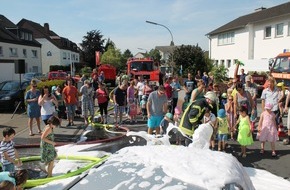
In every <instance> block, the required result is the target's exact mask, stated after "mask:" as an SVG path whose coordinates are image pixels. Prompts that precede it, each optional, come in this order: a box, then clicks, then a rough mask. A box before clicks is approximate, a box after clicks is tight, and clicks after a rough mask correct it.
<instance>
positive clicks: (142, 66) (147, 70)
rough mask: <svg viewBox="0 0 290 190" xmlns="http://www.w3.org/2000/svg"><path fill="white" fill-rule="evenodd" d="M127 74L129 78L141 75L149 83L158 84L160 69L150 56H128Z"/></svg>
mask: <svg viewBox="0 0 290 190" xmlns="http://www.w3.org/2000/svg"><path fill="white" fill-rule="evenodd" d="M127 75H128V76H129V77H130V78H131V79H136V78H138V76H142V77H143V79H145V80H148V81H149V84H151V85H159V75H160V70H159V67H158V65H155V63H154V61H153V59H151V58H129V59H128V61H127Z"/></svg>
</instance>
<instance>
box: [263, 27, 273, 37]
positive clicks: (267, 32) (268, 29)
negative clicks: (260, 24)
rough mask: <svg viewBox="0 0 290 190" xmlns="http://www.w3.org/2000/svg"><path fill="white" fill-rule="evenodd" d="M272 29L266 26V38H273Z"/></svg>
mask: <svg viewBox="0 0 290 190" xmlns="http://www.w3.org/2000/svg"><path fill="white" fill-rule="evenodd" d="M271 29H272V27H271V26H266V28H265V38H271V35H272V34H271Z"/></svg>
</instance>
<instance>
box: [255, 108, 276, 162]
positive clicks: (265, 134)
mask: <svg viewBox="0 0 290 190" xmlns="http://www.w3.org/2000/svg"><path fill="white" fill-rule="evenodd" d="M272 108H273V105H272V104H270V103H267V104H266V105H265V111H263V112H262V114H261V116H260V120H259V124H258V135H257V138H258V139H259V141H260V142H261V151H260V153H261V154H264V147H265V141H268V142H270V143H271V148H272V156H273V157H276V151H275V141H277V140H278V131H277V125H276V121H275V114H274V113H273V112H272V111H271V109H272Z"/></svg>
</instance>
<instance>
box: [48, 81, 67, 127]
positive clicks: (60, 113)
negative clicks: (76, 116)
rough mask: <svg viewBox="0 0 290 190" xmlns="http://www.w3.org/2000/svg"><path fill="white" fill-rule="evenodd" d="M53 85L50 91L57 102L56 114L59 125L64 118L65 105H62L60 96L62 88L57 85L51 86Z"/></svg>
mask: <svg viewBox="0 0 290 190" xmlns="http://www.w3.org/2000/svg"><path fill="white" fill-rule="evenodd" d="M53 87H55V88H53ZM53 87H52V89H51V91H52V93H53V95H54V96H55V97H56V99H57V103H58V107H57V115H58V118H59V122H60V126H61V121H62V119H65V118H66V113H65V105H64V102H63V97H62V89H61V87H60V86H59V85H58V86H53Z"/></svg>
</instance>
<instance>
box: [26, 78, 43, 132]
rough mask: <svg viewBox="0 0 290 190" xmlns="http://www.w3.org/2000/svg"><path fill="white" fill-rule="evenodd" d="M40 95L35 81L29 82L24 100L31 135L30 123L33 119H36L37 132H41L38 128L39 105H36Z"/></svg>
mask: <svg viewBox="0 0 290 190" xmlns="http://www.w3.org/2000/svg"><path fill="white" fill-rule="evenodd" d="M39 96H40V91H39V90H38V89H37V83H36V81H35V80H31V82H30V90H28V91H27V92H26V94H25V101H26V103H27V116H28V127H29V135H30V136H33V135H34V134H33V130H32V123H33V119H35V120H36V124H37V127H38V133H41V129H40V107H39V105H38V98H39Z"/></svg>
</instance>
